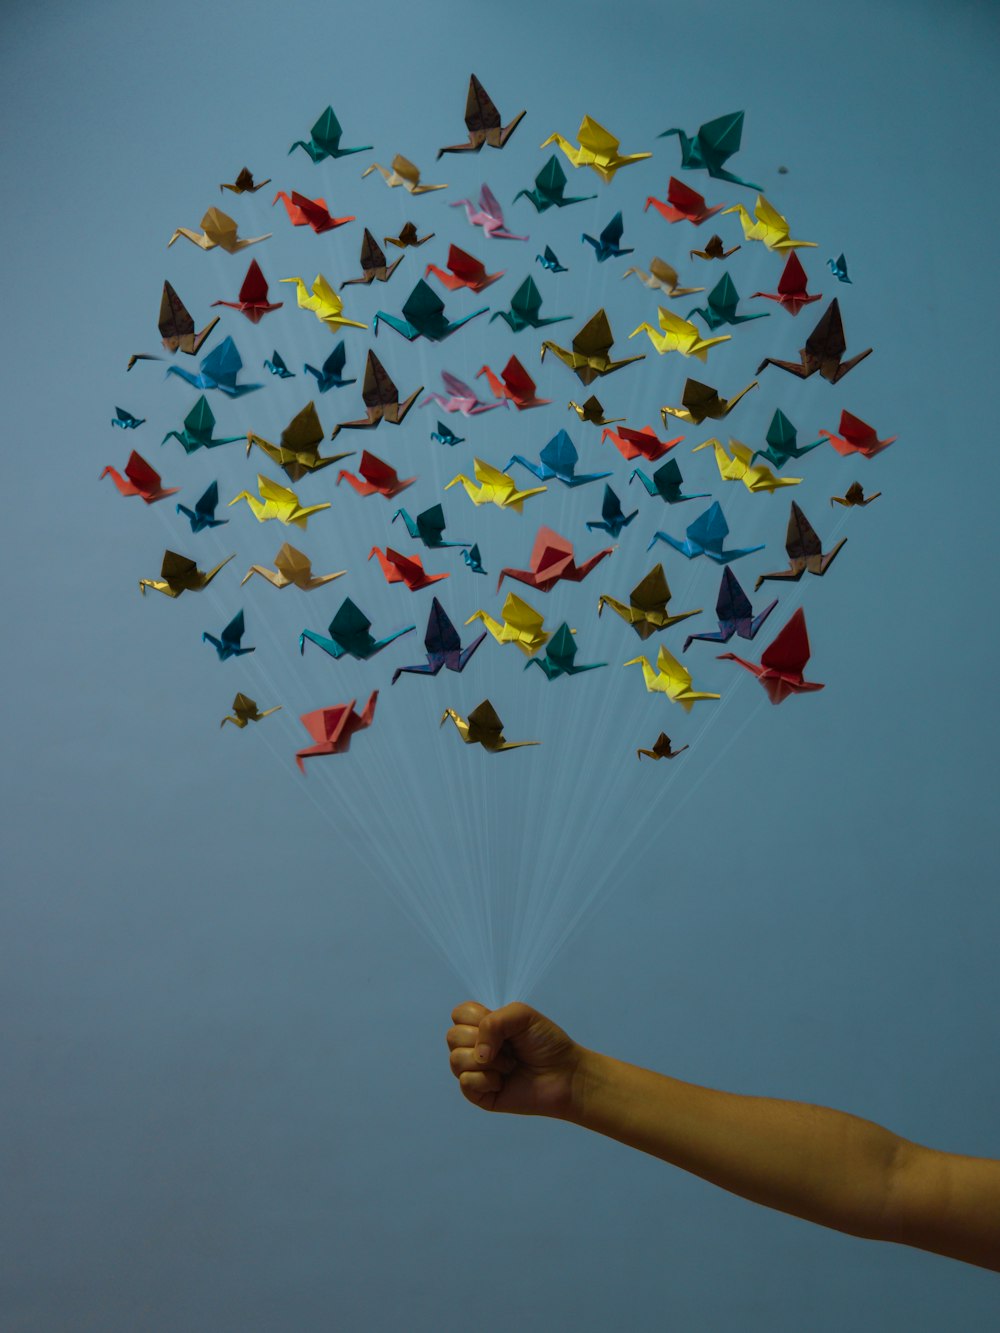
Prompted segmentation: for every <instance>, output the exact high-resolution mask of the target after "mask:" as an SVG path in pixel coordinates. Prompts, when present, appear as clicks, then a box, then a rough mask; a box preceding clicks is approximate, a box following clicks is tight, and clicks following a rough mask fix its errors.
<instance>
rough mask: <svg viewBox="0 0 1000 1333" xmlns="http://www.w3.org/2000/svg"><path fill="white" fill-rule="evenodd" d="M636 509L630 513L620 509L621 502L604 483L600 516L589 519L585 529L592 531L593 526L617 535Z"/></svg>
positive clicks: (629, 520)
mask: <svg viewBox="0 0 1000 1333" xmlns="http://www.w3.org/2000/svg"><path fill="white" fill-rule="evenodd" d="M638 512H639V511H638V509H633V510H632V512H631V514H626V513H625V511H624V510H623V509H622V502H621V500H619V498H618V496H617V494H616V493H615V492H614V491H613V490H612V489H611V487H610V486H609V485H608V484H607V482H605V483H604V499H603V500H602V501H601V517H600V518H599V519H591V520H589V521H588V523H587V531H588V532H593V531H594V529H595V528H600V530H601V531H602V532H606V533H607V534H608V536H609V537H619V536H620V535H621V532H622V529H623V528H627V527H628V525H629V524H630V523H631V522H632V520H633V519H634V518H635V516H636V515H637V514H638Z"/></svg>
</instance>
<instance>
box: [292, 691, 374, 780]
mask: <svg viewBox="0 0 1000 1333" xmlns="http://www.w3.org/2000/svg"><path fill="white" fill-rule="evenodd" d="M377 698H378V690H372V692H371V696H370V697H369V699H368V702H367V703H366V704H365V709H364V712H363V713H356V712H355V711H354V705H355V704H356V703H357V699H352V700H351V702H350V703H349V704H334V706H333V707H332V708H317V709H316V711H315V712H313V713H303V714H302V716H301V717H300V718H299V721H300V722H301V723H302V725H303V726H304V727H305V729H306V731H308V733H309V735H310V736H311V737H312V738H313V740H314V741H316V744H315V745H310V746H308V747H307V748H306V749H304V750H299V751H298V753H297V754H296V756H295V762H296V763H297V764H298V766H299V768H300V769H301V770H302V772H303V773H304V772H305V771H306V766H305V764H304V763H303V762H302V761H303V759H307V758H309V757H310V756H311V755H317V754H344V753H345V752H346V751H347V750H349V749H350V747H351V737H352V736H353V735H354V733H355V732H356V731H362V730H363V729H364V728H365V727H370V726H371V724H372V718H373V717H374V716H375V700H376V699H377Z"/></svg>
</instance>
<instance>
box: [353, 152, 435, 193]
mask: <svg viewBox="0 0 1000 1333" xmlns="http://www.w3.org/2000/svg"><path fill="white" fill-rule="evenodd" d="M373 171H377V172H378V173H379V175H380V176H381V177H382V179H383V180H384V181H385V183H386V185H388V187H389V189H390V190H394V189H395V188H396V186H397V185H401V186H402V187H403V189H404V190H409V192H410V194H426V193H427V191H428V190H447V188H448V187H447V185H421V184H420V168H419V167H418V166H414V164H413V163H412V162H411V161H410V160H409V158H406V157H404V156H403V155H402V153H397V154H396V156H395V157H394V158H393V159H392V170H391V171H386V169H385V167H380V166H379V164H378V163H377V162H373V163H372V164H371V166H370V167H366V169H365V170H364V171H363V172H362V173H361V179H362V180H364V178H365V177H366V176H370V175H371V174H372V172H373Z"/></svg>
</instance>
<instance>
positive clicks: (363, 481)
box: [337, 449, 416, 500]
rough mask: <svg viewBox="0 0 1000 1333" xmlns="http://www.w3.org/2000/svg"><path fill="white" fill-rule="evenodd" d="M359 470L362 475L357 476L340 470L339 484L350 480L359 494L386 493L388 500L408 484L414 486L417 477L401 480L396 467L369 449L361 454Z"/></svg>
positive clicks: (403, 489)
mask: <svg viewBox="0 0 1000 1333" xmlns="http://www.w3.org/2000/svg"><path fill="white" fill-rule="evenodd" d="M358 471H359V472H360V473H361V476H360V477H356V476H355V475H354V473H353V472H338V473H337V485H338V486H339V485H340V483H341V482H342V481H349V482H350V483H351V485H352V486H353V487H354V489H355V490H356V491H357V493H358V494H359V495H376V494H378V495H384V496H385V498H386V499H387V500H388V499H390V498H391V497H392V496H393V495H398V494H399V492H400V491H405V490H406V488H407V486H412V484H413V483H414V482H415V481H416V477H407V478H406V479H405V480H404V481H400V479H399V474H398V473H397V471H396V469H395V468H394V467H390V466H389V464H388V463H384V462H383V461H382V459H381V458H378V457H376V455H375V454H370V453H369V452H368V450H367V449H365V450H364V452H363V453H362V455H361V463H360V465H359V467H358Z"/></svg>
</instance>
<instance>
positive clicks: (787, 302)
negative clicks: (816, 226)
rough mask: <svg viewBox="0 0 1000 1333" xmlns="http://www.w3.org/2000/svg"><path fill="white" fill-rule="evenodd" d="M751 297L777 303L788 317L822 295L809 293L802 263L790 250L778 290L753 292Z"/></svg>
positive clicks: (779, 280)
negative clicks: (785, 311) (786, 312)
mask: <svg viewBox="0 0 1000 1333" xmlns="http://www.w3.org/2000/svg"><path fill="white" fill-rule="evenodd" d="M753 295H754V296H755V297H756V296H762V297H763V298H764V299H765V300H766V301H777V302H778V304H779V305H780V306H781V308H782V310H787V311H788V313H789V314H790V315H797V314H798V313H799V311H800V310H801V309H802V307H803V306H805V305H810V304H811V303H812V302H813V301H818V300H819V299H820V297H821V295H822V293H821V292H812V293H810V291H809V284H808V279H807V278H806V271H805V269H804V268H803V267H802V261H801V260H800V259H799V257H798V255H797V254H796V253H795V251H794V250H790V251H789V253H788V258H787V259H786V260H785V267H784V268H783V269H782V270H781V277H780V278H779V279H778V290H777V291H776V292H754V294H753ZM752 299H753V297H751V300H752Z"/></svg>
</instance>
